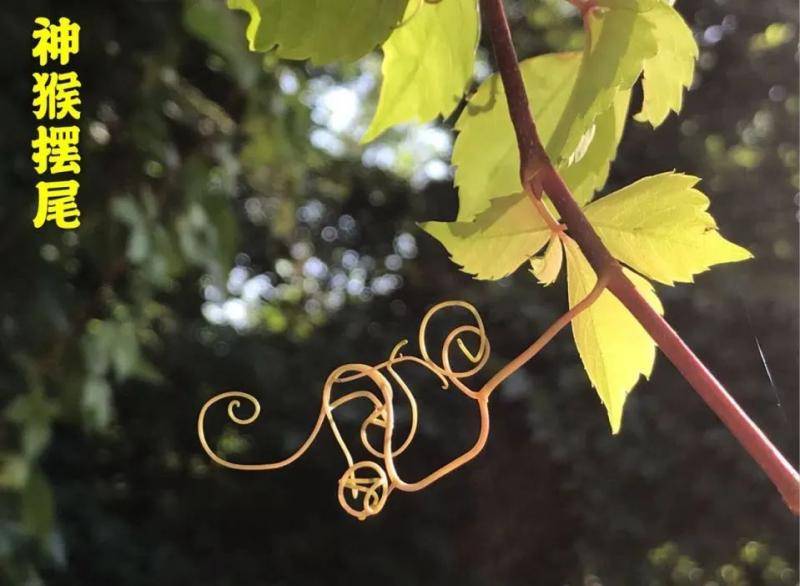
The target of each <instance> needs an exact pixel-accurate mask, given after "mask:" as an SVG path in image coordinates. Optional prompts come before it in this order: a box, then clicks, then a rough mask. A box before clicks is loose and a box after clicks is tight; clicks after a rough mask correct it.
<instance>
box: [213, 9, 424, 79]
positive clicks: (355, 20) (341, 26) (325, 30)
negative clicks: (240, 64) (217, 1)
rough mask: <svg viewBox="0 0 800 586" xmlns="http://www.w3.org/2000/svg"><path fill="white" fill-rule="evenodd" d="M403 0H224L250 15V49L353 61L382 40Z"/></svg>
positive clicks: (318, 60) (395, 22) (321, 61)
mask: <svg viewBox="0 0 800 586" xmlns="http://www.w3.org/2000/svg"><path fill="white" fill-rule="evenodd" d="M407 4H408V0H358V2H355V1H354V0H324V1H319V0H228V7H229V8H232V9H238V10H244V11H246V12H247V13H248V14H249V15H250V23H249V24H248V26H247V40H248V41H249V43H250V50H251V51H271V50H273V49H274V50H275V53H276V55H277V56H278V57H280V58H282V59H296V60H305V59H310V60H311V61H312V62H313V63H315V64H317V65H322V64H325V63H330V62H332V61H340V60H341V61H354V60H356V59H358V58H359V57H362V56H363V55H366V54H367V53H369V52H370V51H372V49H374V48H375V47H377V46H378V45H380V44H381V43H382V42H383V41H385V40H386V39H387V38H388V37H389V35H390V34H391V32H392V31H393V30H394V28H395V27H396V26H398V24H400V21H401V19H402V16H403V13H404V12H405V9H406V5H407Z"/></svg>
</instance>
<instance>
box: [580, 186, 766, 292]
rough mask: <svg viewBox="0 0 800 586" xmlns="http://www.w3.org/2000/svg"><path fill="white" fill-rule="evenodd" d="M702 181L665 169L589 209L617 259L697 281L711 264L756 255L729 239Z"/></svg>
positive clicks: (664, 278) (650, 272)
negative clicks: (723, 233) (702, 189)
mask: <svg viewBox="0 0 800 586" xmlns="http://www.w3.org/2000/svg"><path fill="white" fill-rule="evenodd" d="M698 181H699V179H698V178H697V177H692V176H690V175H683V174H681V173H674V172H669V173H661V174H660V175H653V176H651V177H646V178H644V179H640V180H639V181H637V182H636V183H633V184H631V185H629V186H627V187H625V188H623V189H620V190H619V191H616V192H614V193H612V194H610V195H607V196H605V197H603V198H600V199H598V200H597V201H595V202H593V203H591V204H589V205H588V206H587V207H586V208H585V209H584V212H585V213H586V217H587V218H588V219H589V222H591V224H592V226H594V228H595V230H597V233H598V234H599V235H600V238H602V240H603V242H604V243H605V245H606V246H607V247H608V249H609V250H610V251H611V254H613V255H614V256H615V257H616V258H618V259H619V260H621V261H622V262H624V263H625V264H627V265H628V266H630V267H632V268H634V269H636V270H637V271H638V272H640V273H642V274H643V275H646V276H648V277H650V278H652V279H655V280H656V281H660V282H662V283H666V284H667V285H672V284H673V283H674V282H675V281H678V282H685V283H688V282H691V281H692V280H693V276H694V275H696V274H697V273H702V272H703V271H706V270H708V269H709V268H710V267H711V266H713V265H716V264H720V263H725V262H735V261H740V260H746V259H748V258H751V254H750V253H749V252H748V251H747V250H745V249H744V248H742V247H741V246H738V245H736V244H733V243H732V242H729V241H728V240H726V239H725V238H723V237H722V236H721V235H720V233H719V232H718V231H717V224H716V222H715V221H714V218H713V217H712V216H711V214H709V213H708V212H707V211H706V210H707V209H708V205H709V201H708V198H707V197H706V196H705V195H703V194H702V193H701V192H700V191H698V190H697V189H694V186H695V185H696V184H697V182H698Z"/></svg>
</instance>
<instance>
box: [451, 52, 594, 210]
mask: <svg viewBox="0 0 800 586" xmlns="http://www.w3.org/2000/svg"><path fill="white" fill-rule="evenodd" d="M579 65H580V54H579V53H558V54H549V55H542V56H539V57H534V58H533V59H526V60H525V61H523V62H522V63H520V69H521V71H522V75H523V78H524V80H525V86H526V88H527V90H528V94H529V97H530V102H531V104H532V112H533V115H534V117H535V120H536V127H537V129H538V131H539V134H540V136H541V137H542V138H543V140H546V139H547V137H548V136H550V134H551V133H552V132H553V129H554V128H555V126H556V124H557V123H558V120H559V118H560V117H561V114H562V112H563V106H564V104H565V103H566V100H567V98H568V96H569V92H570V89H571V87H572V84H573V82H574V80H575V75H576V74H577V71H578V67H579ZM587 129H588V127H587V128H585V129H584V130H587ZM456 130H457V131H458V132H459V134H458V137H457V138H456V142H455V145H454V147H453V164H454V165H455V166H456V172H455V183H456V185H457V186H458V189H459V210H458V219H459V221H466V220H470V219H472V218H474V217H475V215H476V214H478V213H480V212H481V211H483V210H485V209H486V208H487V207H488V206H489V201H490V199H491V198H494V197H502V196H505V195H509V194H512V193H518V192H520V191H521V190H522V186H521V184H520V179H519V153H518V152H517V143H516V137H515V135H514V127H513V126H512V124H511V119H510V117H509V113H508V105H507V104H506V96H505V90H504V88H503V84H502V82H501V81H500V77H499V76H498V75H496V74H495V75H492V76H491V77H489V78H487V79H486V80H485V81H484V82H483V83H482V84H481V86H480V87H479V88H478V90H477V91H476V92H475V94H473V95H472V96H471V97H470V99H469V102H468V104H467V107H466V109H465V110H464V112H463V113H462V114H461V116H460V117H459V119H458V123H457V124H456ZM551 155H552V153H551Z"/></svg>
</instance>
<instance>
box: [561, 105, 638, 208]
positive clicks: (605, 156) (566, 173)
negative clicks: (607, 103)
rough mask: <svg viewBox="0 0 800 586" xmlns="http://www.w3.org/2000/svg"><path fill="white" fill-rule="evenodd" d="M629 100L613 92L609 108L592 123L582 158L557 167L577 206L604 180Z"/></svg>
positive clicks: (618, 138) (614, 154) (606, 178)
mask: <svg viewBox="0 0 800 586" xmlns="http://www.w3.org/2000/svg"><path fill="white" fill-rule="evenodd" d="M630 98H631V93H630V91H629V90H628V91H620V92H617V95H616V96H615V97H614V102H613V104H612V107H611V108H609V109H608V110H606V111H605V112H603V113H602V114H600V115H599V116H598V117H597V119H596V120H595V123H594V125H593V126H592V129H593V132H592V140H591V142H590V144H589V146H588V148H587V149H586V152H585V153H584V154H583V156H582V157H581V158H580V159H579V160H577V161H576V162H570V161H565V162H562V164H561V165H560V169H559V170H560V172H561V177H562V178H563V179H564V182H565V183H566V184H567V186H569V188H570V189H571V191H572V195H573V197H574V198H575V200H576V201H577V202H578V203H579V204H581V205H583V204H585V203H586V202H587V201H589V200H590V199H592V196H594V194H595V192H596V191H597V190H599V189H601V188H602V187H603V186H604V185H605V184H606V181H607V180H608V173H609V170H610V168H611V163H612V161H613V160H614V158H615V157H616V155H617V147H618V146H619V142H620V140H621V139H622V133H623V131H624V129H625V119H626V118H627V116H628V105H629V104H630Z"/></svg>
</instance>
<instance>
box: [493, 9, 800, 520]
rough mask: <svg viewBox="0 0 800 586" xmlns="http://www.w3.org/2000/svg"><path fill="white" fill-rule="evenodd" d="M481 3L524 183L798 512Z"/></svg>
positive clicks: (774, 462) (773, 459)
mask: <svg viewBox="0 0 800 586" xmlns="http://www.w3.org/2000/svg"><path fill="white" fill-rule="evenodd" d="M481 8H482V12H483V14H484V17H485V19H486V22H487V25H488V27H487V30H488V33H489V37H490V38H491V41H492V48H493V49H494V55H495V60H496V62H497V68H498V70H499V72H500V76H501V78H502V80H503V85H504V87H505V91H506V99H507V101H508V109H509V113H510V115H511V120H512V122H513V124H514V131H515V133H516V136H517V145H518V147H519V153H520V176H521V179H522V184H523V185H524V186H525V187H526V188H527V189H529V190H530V191H531V192H532V193H534V194H536V195H539V194H540V193H541V191H542V190H544V191H545V192H546V193H547V195H548V197H549V198H550V201H552V202H553V205H554V206H555V208H556V209H557V210H558V212H559V214H560V215H561V220H562V221H563V222H564V224H565V225H566V226H567V230H568V232H569V234H570V236H571V237H572V238H573V239H574V240H575V241H576V242H577V243H578V245H579V246H580V248H581V251H582V252H583V253H584V255H586V258H587V260H588V261H589V263H590V264H591V265H592V267H593V268H594V270H595V272H596V273H597V274H598V275H604V276H605V277H606V278H608V289H609V290H610V291H611V292H612V293H613V294H614V295H615V296H616V297H617V299H619V300H620V301H621V302H622V304H623V305H625V307H626V308H627V309H628V311H630V312H631V314H633V316H634V317H635V318H636V319H637V320H638V321H639V323H640V324H642V326H643V327H644V329H645V330H646V331H647V333H648V334H650V337H651V338H652V339H653V340H654V341H655V342H656V344H658V347H659V348H660V349H661V351H662V352H663V353H664V354H665V355H666V356H667V358H669V360H670V362H672V364H673V365H674V366H675V367H676V368H677V369H678V371H679V372H680V373H681V374H682V375H683V377H684V378H685V379H686V381H687V382H688V383H689V384H690V385H691V386H692V388H693V389H694V390H695V391H696V392H697V393H698V394H699V395H700V396H701V397H702V398H703V400H704V401H705V402H706V404H707V405H708V406H709V407H710V408H711V409H712V410H713V411H714V413H716V414H717V416H718V417H719V418H720V419H721V420H722V422H723V423H724V424H725V425H726V426H727V428H728V429H729V430H730V432H731V433H732V434H733V435H734V437H736V439H737V440H738V441H739V443H741V444H742V446H743V447H744V449H745V450H747V452H748V453H749V454H750V456H752V458H753V459H754V460H755V461H756V463H757V464H758V465H759V466H760V467H761V469H762V470H763V471H764V473H765V474H766V475H767V476H768V477H769V478H770V480H771V481H772V482H773V484H774V485H775V487H776V488H777V489H778V491H779V492H780V493H781V495H782V496H783V499H784V501H785V502H786V505H787V506H788V507H789V509H790V510H791V511H792V512H793V513H794V514H795V515H798V514H800V475H798V473H797V471H796V470H795V469H794V467H793V466H792V465H791V464H790V463H789V462H788V461H787V460H786V458H784V457H783V455H782V454H781V453H780V452H779V451H778V449H777V448H776V447H775V446H774V445H773V444H772V443H771V442H770V441H769V439H768V438H767V437H766V435H764V433H763V432H762V431H761V429H759V427H758V426H757V425H756V424H755V423H754V422H753V421H752V420H751V419H750V418H749V417H748V416H747V414H746V413H745V412H744V411H743V410H742V408H741V407H739V405H738V404H737V403H736V401H734V399H733V398H732V397H731V396H730V395H729V394H728V392H727V391H726V390H725V387H723V386H722V384H721V383H720V382H719V381H718V380H717V379H716V378H714V375H712V374H711V372H709V370H708V369H707V368H706V367H705V365H704V364H703V363H702V362H701V361H700V359H698V358H697V356H696V355H695V354H694V353H693V352H692V351H691V349H689V347H688V346H687V345H686V343H685V342H684V341H683V340H682V339H681V337H680V336H679V335H678V334H677V333H676V332H675V330H673V329H672V327H671V326H670V325H669V324H668V323H667V322H666V321H665V320H664V318H663V317H661V316H660V315H659V314H658V313H656V312H655V311H653V309H652V308H651V307H650V305H649V304H648V303H647V301H645V299H644V298H643V297H642V296H641V295H640V294H639V292H638V291H637V290H636V288H635V287H634V285H633V283H631V281H630V280H629V279H628V278H627V277H626V276H625V274H624V273H623V272H622V270H621V267H620V265H619V263H618V262H617V261H616V260H615V259H614V258H613V257H612V256H611V253H610V252H609V251H608V249H607V248H606V247H605V245H604V244H603V242H602V241H601V240H600V237H599V236H598V235H597V232H595V230H594V228H593V227H592V225H591V224H590V223H589V221H588V220H587V219H586V216H585V215H584V213H583V211H582V210H581V208H580V207H579V206H578V204H577V203H576V201H575V199H574V198H573V197H572V194H571V193H570V190H569V188H568V187H567V186H566V184H565V183H564V181H563V180H562V179H561V177H560V175H559V174H558V171H556V169H555V167H554V166H553V164H552V163H551V161H550V159H549V158H548V156H547V153H546V152H545V150H544V147H543V146H542V142H541V140H540V139H539V135H538V133H537V131H536V125H535V123H534V121H533V117H532V116H531V112H530V107H529V104H528V96H527V92H526V91H525V84H524V81H523V79H522V74H521V73H520V69H519V63H518V59H517V54H516V50H515V49H514V44H513V41H512V39H511V31H510V29H509V26H508V20H507V18H506V14H505V9H504V7H503V0H481Z"/></svg>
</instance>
